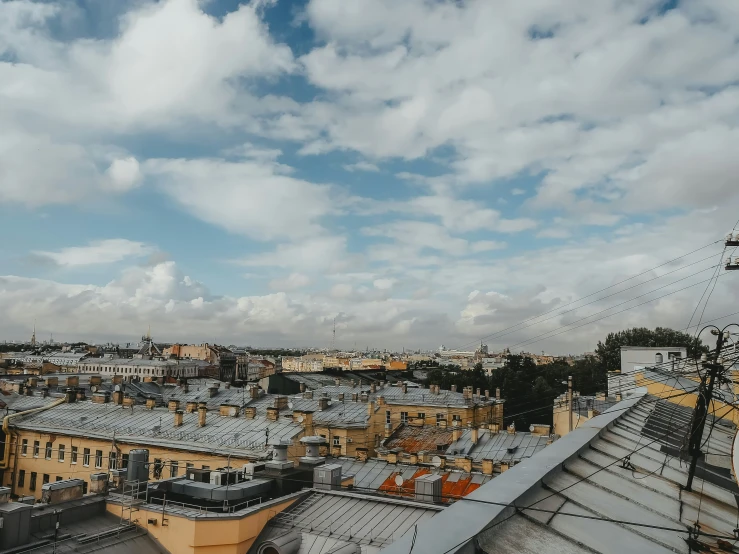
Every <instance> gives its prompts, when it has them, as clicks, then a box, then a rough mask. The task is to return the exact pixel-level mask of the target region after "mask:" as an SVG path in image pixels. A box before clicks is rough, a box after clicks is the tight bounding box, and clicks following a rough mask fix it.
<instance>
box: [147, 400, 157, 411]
mask: <svg viewBox="0 0 739 554" xmlns="http://www.w3.org/2000/svg"><path fill="white" fill-rule="evenodd" d="M156 405H157V401H156V400H154V399H153V398H147V399H146V409H147V410H153V409H154V408H156Z"/></svg>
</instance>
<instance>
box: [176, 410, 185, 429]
mask: <svg viewBox="0 0 739 554" xmlns="http://www.w3.org/2000/svg"><path fill="white" fill-rule="evenodd" d="M184 419H185V416H184V413H183V412H182V410H176V411H175V413H174V426H175V427H180V426H181V425H182V421H183V420H184Z"/></svg>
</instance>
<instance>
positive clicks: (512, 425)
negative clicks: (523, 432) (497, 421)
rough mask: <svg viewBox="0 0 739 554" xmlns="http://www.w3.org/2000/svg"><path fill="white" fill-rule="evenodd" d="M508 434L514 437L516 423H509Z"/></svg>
mask: <svg viewBox="0 0 739 554" xmlns="http://www.w3.org/2000/svg"><path fill="white" fill-rule="evenodd" d="M508 434H509V435H515V434H516V423H515V422H514V423H511V424H510V425H509V426H508Z"/></svg>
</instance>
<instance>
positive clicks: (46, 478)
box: [44, 473, 49, 485]
mask: <svg viewBox="0 0 739 554" xmlns="http://www.w3.org/2000/svg"><path fill="white" fill-rule="evenodd" d="M48 482H49V474H48V473H44V485H45V484H46V483H48Z"/></svg>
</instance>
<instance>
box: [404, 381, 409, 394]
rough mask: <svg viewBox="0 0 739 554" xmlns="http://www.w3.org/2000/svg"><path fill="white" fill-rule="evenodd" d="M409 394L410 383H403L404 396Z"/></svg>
mask: <svg viewBox="0 0 739 554" xmlns="http://www.w3.org/2000/svg"><path fill="white" fill-rule="evenodd" d="M407 392H408V383H403V394H406V393H407Z"/></svg>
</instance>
